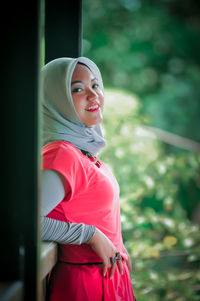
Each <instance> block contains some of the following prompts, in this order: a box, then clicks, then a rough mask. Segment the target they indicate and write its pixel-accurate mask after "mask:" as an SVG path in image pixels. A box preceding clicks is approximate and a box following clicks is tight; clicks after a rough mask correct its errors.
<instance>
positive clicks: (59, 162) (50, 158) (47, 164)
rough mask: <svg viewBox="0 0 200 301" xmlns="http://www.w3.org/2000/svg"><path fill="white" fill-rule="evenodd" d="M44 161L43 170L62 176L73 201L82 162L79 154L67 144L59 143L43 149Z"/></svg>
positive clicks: (53, 143)
mask: <svg viewBox="0 0 200 301" xmlns="http://www.w3.org/2000/svg"><path fill="white" fill-rule="evenodd" d="M42 159H43V160H42V163H43V169H53V170H56V171H57V172H59V173H60V174H62V176H63V177H64V179H65V180H66V182H67V183H68V184H69V186H70V190H71V194H70V199H71V198H72V196H73V194H74V192H75V191H76V189H77V188H78V187H77V185H78V183H79V181H78V179H77V175H78V173H77V169H78V168H79V166H78V165H79V161H80V160H79V159H78V157H77V152H76V151H74V150H73V148H71V147H69V146H68V145H67V144H64V143H62V142H60V141H57V142H52V143H50V144H48V145H47V146H45V147H44V148H43V156H42Z"/></svg>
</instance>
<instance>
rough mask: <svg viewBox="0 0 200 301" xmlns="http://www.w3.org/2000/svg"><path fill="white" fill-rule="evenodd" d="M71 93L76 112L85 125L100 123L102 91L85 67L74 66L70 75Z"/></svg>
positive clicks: (102, 101) (102, 100) (101, 117)
mask: <svg viewBox="0 0 200 301" xmlns="http://www.w3.org/2000/svg"><path fill="white" fill-rule="evenodd" d="M71 93H72V98H73V102H74V106H75V109H76V112H77V114H78V115H79V118H80V120H81V121H82V122H83V123H84V124H85V125H87V126H91V125H95V124H98V123H100V122H101V121H102V119H103V116H102V111H103V103H104V95H103V91H102V90H101V89H100V87H99V84H98V81H97V79H96V78H95V77H94V75H93V74H92V72H91V71H90V70H89V69H88V68H87V67H86V66H84V65H81V64H77V65H76V67H75V69H74V72H73V75H72V82H71Z"/></svg>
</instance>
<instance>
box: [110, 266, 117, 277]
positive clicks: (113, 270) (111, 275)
mask: <svg viewBox="0 0 200 301" xmlns="http://www.w3.org/2000/svg"><path fill="white" fill-rule="evenodd" d="M116 266H117V264H116V263H114V264H113V265H112V267H111V269H110V274H109V278H110V279H112V277H113V275H114V272H115V269H116Z"/></svg>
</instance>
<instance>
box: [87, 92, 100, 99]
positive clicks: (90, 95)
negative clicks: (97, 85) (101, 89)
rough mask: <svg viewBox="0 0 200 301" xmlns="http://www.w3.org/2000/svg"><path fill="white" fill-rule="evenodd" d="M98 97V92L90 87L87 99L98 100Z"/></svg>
mask: <svg viewBox="0 0 200 301" xmlns="http://www.w3.org/2000/svg"><path fill="white" fill-rule="evenodd" d="M97 98H98V95H97V93H96V92H95V91H94V90H93V89H88V92H87V100H89V101H93V100H96V99H97Z"/></svg>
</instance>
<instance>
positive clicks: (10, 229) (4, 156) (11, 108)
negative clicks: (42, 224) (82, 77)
mask: <svg viewBox="0 0 200 301" xmlns="http://www.w3.org/2000/svg"><path fill="white" fill-rule="evenodd" d="M39 22H40V1H39V0H35V1H30V2H27V1H26V0H21V1H12V3H11V2H9V1H5V3H4V5H3V8H2V18H1V23H2V24H1V36H0V39H1V52H2V53H1V90H0V94H1V142H2V146H1V183H2V189H1V210H0V212H1V218H0V239H1V247H0V252H1V254H0V271H1V273H0V281H1V282H10V281H11V282H12V281H15V280H21V281H22V282H23V287H24V290H23V291H24V293H23V295H24V297H23V300H24V301H25V300H26V301H27V300H29V301H32V300H34V301H36V300H37V296H38V289H39V277H38V271H39V267H38V264H39V254H40V253H39V238H38V237H39V235H38V228H39V227H38V170H39V167H40V166H39V165H40V154H39V135H38V132H39V128H38V106H39V102H38V83H39V76H38V71H39V64H40V47H39V46H40V43H39V36H40V35H39V27H40V26H39Z"/></svg>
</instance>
